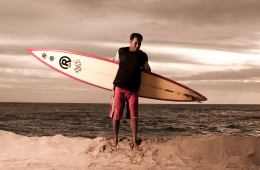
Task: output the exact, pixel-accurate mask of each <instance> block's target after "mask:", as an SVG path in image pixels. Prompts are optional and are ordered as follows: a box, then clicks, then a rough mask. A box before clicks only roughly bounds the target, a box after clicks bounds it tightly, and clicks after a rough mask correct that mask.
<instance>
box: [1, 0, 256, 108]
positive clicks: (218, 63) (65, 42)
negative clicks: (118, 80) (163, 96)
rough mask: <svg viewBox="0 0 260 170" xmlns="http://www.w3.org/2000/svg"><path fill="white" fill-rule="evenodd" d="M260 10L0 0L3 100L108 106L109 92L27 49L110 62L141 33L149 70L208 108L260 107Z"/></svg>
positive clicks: (166, 1) (251, 2)
mask: <svg viewBox="0 0 260 170" xmlns="http://www.w3.org/2000/svg"><path fill="white" fill-rule="evenodd" d="M259 11H260V1H259V0H228V1H226V0H219V1H216V0H192V1H191V0H128V1H121V0H99V1H92V0H19V1H16V0H8V1H5V0H0V59H1V60H0V102H71V103H108V102H109V97H110V94H111V92H110V91H106V90H102V89H98V88H96V87H92V86H90V85H86V84H84V83H81V82H78V81H75V80H72V79H70V78H68V77H65V76H63V75H62V74H59V73H57V72H55V71H53V70H51V69H50V68H48V67H46V66H45V65H43V64H42V63H40V62H39V61H37V60H36V59H35V58H33V57H32V56H31V55H30V54H29V53H28V52H27V51H26V48H52V49H61V50H70V51H75V52H80V53H87V54H92V55H96V56H101V57H106V58H113V57H114V56H115V54H116V51H117V49H118V48H120V47H122V46H128V45H129V35H130V34H131V33H132V32H138V33H141V34H142V35H143V37H144V40H143V43H142V46H141V49H142V50H143V51H145V52H146V53H147V54H148V57H149V64H150V66H151V68H152V71H153V72H155V73H157V74H161V75H163V76H165V77H168V78H170V79H172V80H175V81H177V82H180V83H182V84H184V85H186V86H188V87H190V88H192V89H194V90H196V91H198V92H200V93H201V94H203V95H204V96H206V97H207V98H208V101H206V102H204V103H205V104H260V22H259V19H260V13H259ZM140 103H172V104H175V103H176V102H163V101H158V100H151V99H143V98H141V99H140Z"/></svg>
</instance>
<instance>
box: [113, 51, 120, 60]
mask: <svg viewBox="0 0 260 170" xmlns="http://www.w3.org/2000/svg"><path fill="white" fill-rule="evenodd" d="M113 61H119V54H118V51H117V52H116V56H115V57H114V58H113Z"/></svg>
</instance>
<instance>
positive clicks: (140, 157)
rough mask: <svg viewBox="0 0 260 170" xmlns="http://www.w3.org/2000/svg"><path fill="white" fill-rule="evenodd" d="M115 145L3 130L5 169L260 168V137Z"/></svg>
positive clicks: (0, 157)
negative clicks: (136, 147) (136, 145)
mask: <svg viewBox="0 0 260 170" xmlns="http://www.w3.org/2000/svg"><path fill="white" fill-rule="evenodd" d="M129 144H130V139H128V138H123V139H121V140H120V142H119V146H118V147H116V148H115V147H113V146H112V140H111V139H106V138H103V137H97V138H95V139H90V138H83V137H73V138H70V137H65V136H62V135H56V136H48V137H47V136H43V137H27V136H22V135H17V134H14V133H11V132H7V131H0V146H1V149H0V169H5V170H20V169H23V170H26V169H30V170H31V169H37V170H39V169H55V170H64V169H177V170H182V169H183V170H184V169H185V170H194V169H198V170H203V169H205V170H210V169H213V170H220V169H228V170H230V169H236V170H239V169H241V170H242V169H252V170H254V169H255V170H257V169H260V137H259V136H258V137H256V136H248V137H238V136H223V135H199V136H185V137H175V138H171V139H143V141H142V142H141V144H140V147H139V149H132V148H131V147H130V145H129Z"/></svg>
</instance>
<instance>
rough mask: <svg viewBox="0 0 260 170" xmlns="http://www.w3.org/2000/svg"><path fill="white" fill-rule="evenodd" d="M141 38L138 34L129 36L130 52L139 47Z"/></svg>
mask: <svg viewBox="0 0 260 170" xmlns="http://www.w3.org/2000/svg"><path fill="white" fill-rule="evenodd" d="M142 40H143V36H142V35H141V34H139V33H132V34H131V35H130V51H133V52H135V51H137V50H139V48H140V47H141V44H142Z"/></svg>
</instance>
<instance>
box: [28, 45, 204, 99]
mask: <svg viewBox="0 0 260 170" xmlns="http://www.w3.org/2000/svg"><path fill="white" fill-rule="evenodd" d="M27 50H28V51H29V52H30V53H31V54H32V55H33V56H34V57H35V58H36V59H38V60H39V61H41V62H42V63H43V64H45V65H47V66H48V67H50V68H51V69H53V70H55V71H57V72H59V73H62V74H63V75H66V76H68V77H70V78H73V79H75V80H78V81H81V82H83V83H86V84H90V85H93V86H96V87H99V88H102V89H106V90H112V89H113V81H114V78H115V76H116V73H117V70H118V66H119V65H118V62H116V61H113V60H110V59H107V58H103V57H98V56H93V55H89V54H82V53H77V52H71V51H63V50H55V49H38V48H35V49H27ZM139 96H140V97H145V98H150V99H158V100H166V101H187V102H192V101H197V102H199V101H205V100H207V98H206V97H204V96H203V95H201V94H199V93H198V92H196V91H194V90H192V89H190V88H188V87H186V86H184V85H182V84H180V83H177V82H175V81H173V80H170V79H168V78H166V77H163V76H160V75H158V74H155V73H152V72H146V71H142V75H141V86H140V90H139Z"/></svg>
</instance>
